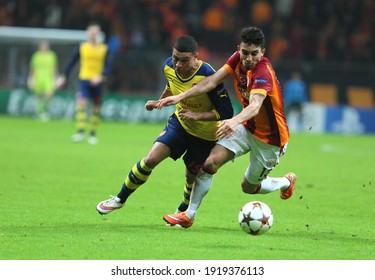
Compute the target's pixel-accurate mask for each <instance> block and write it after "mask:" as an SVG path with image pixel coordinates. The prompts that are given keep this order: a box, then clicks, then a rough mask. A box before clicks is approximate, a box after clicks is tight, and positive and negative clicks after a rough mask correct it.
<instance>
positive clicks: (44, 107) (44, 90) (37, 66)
mask: <svg viewBox="0 0 375 280" xmlns="http://www.w3.org/2000/svg"><path fill="white" fill-rule="evenodd" d="M57 75H58V59H57V56H56V53H55V52H54V51H52V50H50V46H49V42H48V41H46V40H42V41H40V42H39V48H38V50H37V51H36V52H34V53H33V55H32V56H31V60H30V68H29V76H28V86H29V88H30V90H32V91H33V92H34V94H35V102H36V114H37V116H38V117H39V118H40V119H41V120H42V121H48V120H49V118H50V116H49V113H48V104H49V102H50V100H51V98H52V96H53V94H54V92H55V82H56V77H57Z"/></svg>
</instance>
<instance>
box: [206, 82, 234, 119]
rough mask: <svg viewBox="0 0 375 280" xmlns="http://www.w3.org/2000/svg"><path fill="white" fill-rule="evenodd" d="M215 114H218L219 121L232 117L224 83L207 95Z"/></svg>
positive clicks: (230, 102)
mask: <svg viewBox="0 0 375 280" xmlns="http://www.w3.org/2000/svg"><path fill="white" fill-rule="evenodd" d="M207 95H208V97H209V98H210V100H211V102H212V104H213V106H214V108H215V110H216V112H217V113H218V114H219V116H220V118H219V120H225V119H230V118H231V117H233V106H232V101H231V99H230V97H229V94H228V91H227V89H226V88H225V86H224V83H220V84H219V85H218V86H216V88H214V89H213V90H211V91H210V92H208V93H207Z"/></svg>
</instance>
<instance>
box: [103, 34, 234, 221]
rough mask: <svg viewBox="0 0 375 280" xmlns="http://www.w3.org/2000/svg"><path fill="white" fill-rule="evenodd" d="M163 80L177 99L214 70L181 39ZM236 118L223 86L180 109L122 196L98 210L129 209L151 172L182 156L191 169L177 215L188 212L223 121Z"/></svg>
mask: <svg viewBox="0 0 375 280" xmlns="http://www.w3.org/2000/svg"><path fill="white" fill-rule="evenodd" d="M163 72H164V76H165V78H166V79H167V81H168V83H167V85H166V87H165V89H164V92H163V93H162V95H161V97H160V98H161V99H162V98H165V97H166V96H171V95H178V94H180V93H181V92H184V91H186V90H188V89H189V88H191V87H193V86H194V85H195V84H197V83H198V82H199V81H200V80H202V79H203V78H205V77H206V76H209V75H212V74H213V73H214V72H215V70H214V69H213V68H212V67H211V66H210V65H209V64H207V63H206V62H203V61H202V60H199V59H198V44H197V42H196V41H195V39H194V38H193V37H191V36H187V35H185V36H181V37H179V38H178V39H177V40H176V42H175V43H174V46H173V50H172V57H169V58H168V59H167V60H166V61H165V62H164V64H163ZM157 102H158V101H157V100H149V101H148V102H147V103H146V105H145V107H146V109H147V110H153V109H154V108H156V104H157ZM232 116H233V108H232V104H231V101H230V98H229V96H228V93H227V90H226V88H225V87H224V84H223V83H219V84H218V85H216V86H215V87H213V88H212V89H211V90H209V91H207V92H205V93H204V94H203V95H201V96H199V97H194V98H191V99H188V100H186V101H183V102H180V103H178V104H176V110H175V112H174V113H173V114H172V115H171V116H170V118H169V120H168V124H167V126H166V127H165V128H164V130H163V131H162V132H161V133H160V135H159V137H158V138H157V139H156V140H155V142H154V145H153V146H152V148H151V150H150V151H149V152H148V154H147V155H146V157H144V158H143V159H142V160H140V161H139V162H137V163H136V164H135V165H134V166H133V167H132V169H131V170H130V172H129V174H128V176H127V177H126V179H125V182H124V184H123V185H122V189H121V191H120V192H119V194H118V195H117V196H115V197H112V198H111V199H108V200H105V201H102V202H100V203H99V204H98V205H97V207H96V209H97V211H98V212H99V213H100V214H107V213H110V212H112V211H113V210H116V209H120V208H122V207H123V206H124V204H125V201H126V200H127V198H128V197H129V196H130V195H131V194H132V193H133V192H134V191H135V190H136V189H137V188H138V187H139V186H141V185H142V184H144V183H145V182H146V181H147V179H148V178H149V176H150V175H151V172H152V170H153V169H154V168H155V167H156V166H157V165H158V164H159V163H160V162H162V161H163V160H164V159H166V158H168V157H171V158H172V159H173V160H177V159H178V158H180V157H181V156H183V160H184V163H185V166H186V182H185V187H184V197H183V201H182V203H181V205H180V206H179V207H178V209H177V211H176V212H181V211H185V210H186V209H187V207H188V204H189V198H190V192H191V189H192V188H193V183H194V179H195V176H196V175H197V173H198V171H199V169H200V168H201V166H202V164H203V162H204V161H205V159H206V158H207V156H208V155H209V153H210V150H211V149H212V147H214V145H215V143H216V140H217V136H216V130H217V126H218V124H219V121H220V120H222V119H226V118H230V117H232Z"/></svg>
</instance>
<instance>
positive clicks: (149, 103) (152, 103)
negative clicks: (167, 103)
mask: <svg viewBox="0 0 375 280" xmlns="http://www.w3.org/2000/svg"><path fill="white" fill-rule="evenodd" d="M171 96H173V94H172V92H171V91H170V90H169V87H165V89H164V91H163V93H162V94H161V96H160V98H159V100H148V101H147V102H146V104H145V109H146V110H147V111H152V110H154V109H157V108H158V107H157V104H158V102H159V101H160V100H161V99H164V98H166V97H171Z"/></svg>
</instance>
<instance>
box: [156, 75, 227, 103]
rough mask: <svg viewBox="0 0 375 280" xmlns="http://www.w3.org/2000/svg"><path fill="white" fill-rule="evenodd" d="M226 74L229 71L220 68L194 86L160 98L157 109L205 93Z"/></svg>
mask: <svg viewBox="0 0 375 280" xmlns="http://www.w3.org/2000/svg"><path fill="white" fill-rule="evenodd" d="M228 76H229V73H228V72H227V71H226V70H225V69H224V68H220V69H219V70H218V71H217V72H215V73H214V74H213V75H211V76H208V77H206V78H204V79H203V80H201V81H200V82H199V83H198V84H196V85H195V86H194V87H192V88H190V89H189V90H187V91H185V92H183V93H181V94H178V95H174V96H170V97H166V98H163V99H160V100H159V102H158V105H157V107H158V109H161V108H163V107H165V106H170V105H175V104H177V103H178V102H180V101H182V100H185V99H187V98H190V97H194V96H199V95H202V94H205V93H207V92H209V91H210V90H212V89H214V88H215V87H216V86H217V85H218V84H220V83H221V82H222V81H223V80H224V79H225V78H226V77H228Z"/></svg>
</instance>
